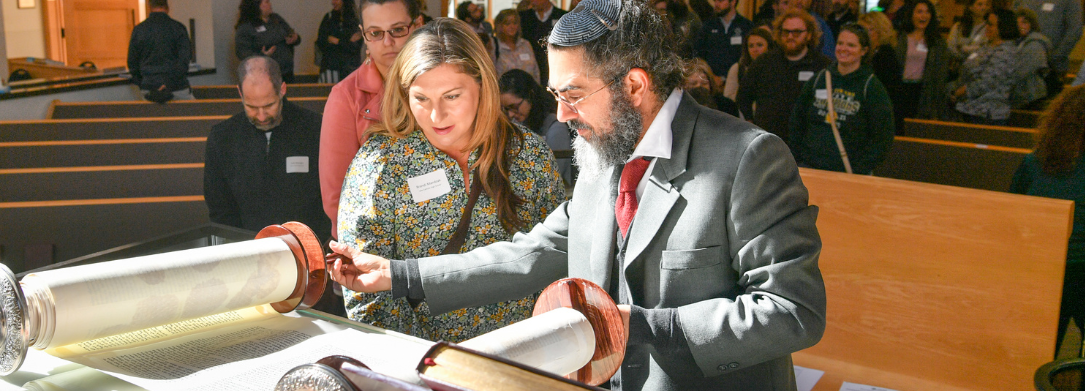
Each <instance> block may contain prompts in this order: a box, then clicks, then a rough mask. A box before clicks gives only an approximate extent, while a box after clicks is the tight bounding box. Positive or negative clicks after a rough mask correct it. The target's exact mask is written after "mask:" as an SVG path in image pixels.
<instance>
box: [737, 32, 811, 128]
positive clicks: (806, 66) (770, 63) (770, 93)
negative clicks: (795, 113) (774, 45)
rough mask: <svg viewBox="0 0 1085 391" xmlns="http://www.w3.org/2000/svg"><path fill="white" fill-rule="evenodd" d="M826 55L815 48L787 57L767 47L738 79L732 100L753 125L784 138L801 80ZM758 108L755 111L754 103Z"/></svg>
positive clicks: (800, 88)
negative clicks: (798, 58)
mask: <svg viewBox="0 0 1085 391" xmlns="http://www.w3.org/2000/svg"><path fill="white" fill-rule="evenodd" d="M829 62H830V61H829V59H828V58H827V57H825V56H824V55H822V54H821V52H818V51H816V50H809V51H807V53H806V56H805V57H803V58H802V59H800V60H799V61H790V60H788V59H787V57H785V56H784V52H783V51H782V50H780V49H774V50H770V51H769V52H767V53H765V54H762V55H761V57H758V58H757V59H756V60H754V62H753V63H752V64H750V67H749V68H747V69H746V74H744V75H742V76H741V78H740V79H739V83H738V86H739V87H738V96H736V97H735V103H738V109H739V111H741V112H742V113H743V114H745V116H746V119H747V120H749V121H750V122H753V124H754V125H757V126H760V127H761V128H762V129H765V130H767V131H769V132H770V133H772V134H775V135H777V136H780V138H782V139H784V140H789V137H788V119H790V118H791V110H792V107H794V103H795V99H797V98H798V97H799V93H800V92H802V86H803V84H806V81H807V80H810V79H811V78H812V77H813V76H814V74H815V73H817V71H820V70H822V69H825V66H827V65H829ZM755 103H756V104H757V110H756V111H754V110H753V107H754V104H755Z"/></svg>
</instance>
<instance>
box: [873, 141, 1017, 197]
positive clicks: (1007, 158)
mask: <svg viewBox="0 0 1085 391" xmlns="http://www.w3.org/2000/svg"><path fill="white" fill-rule="evenodd" d="M1029 152H1031V150H1028V149H1022V148H1010V147H999V146H993V145H977V144H970V143H961V142H953V141H941V140H927V139H921V138H914V137H903V136H897V137H896V138H895V139H894V141H893V148H892V149H891V150H890V151H889V156H887V157H886V159H885V161H884V162H882V164H881V165H880V166H878V168H876V169H874V175H876V176H880V177H886V178H896V179H904V180H909V181H916V182H926V183H935V184H940V185H950V186H960V187H969V188H973V189H982V190H994V191H1007V190H1009V188H1010V182H1012V180H1013V174H1014V172H1016V170H1017V167H1018V166H1020V165H1021V160H1022V159H1024V157H1025V155H1026V154H1028V153H1029Z"/></svg>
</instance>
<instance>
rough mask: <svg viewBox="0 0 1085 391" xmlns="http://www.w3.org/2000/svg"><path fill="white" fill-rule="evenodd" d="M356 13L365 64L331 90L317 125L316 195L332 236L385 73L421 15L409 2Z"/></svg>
mask: <svg viewBox="0 0 1085 391" xmlns="http://www.w3.org/2000/svg"><path fill="white" fill-rule="evenodd" d="M360 9H361V13H362V19H361V22H362V25H361V26H360V27H361V29H362V38H363V39H364V40H365V48H366V49H365V50H366V53H367V56H366V60H365V62H364V63H362V66H361V68H358V70H356V71H354V72H353V73H351V74H350V75H349V76H347V77H346V78H344V79H343V80H342V81H340V82H339V84H336V85H335V87H333V88H332V92H331V94H330V95H328V103H327V104H326V105H325V106H324V122H323V124H321V127H320V162H319V167H320V193H321V197H322V198H323V199H324V213H325V214H327V215H328V217H329V218H330V219H331V221H332V237H337V236H335V235H336V231H337V230H338V228H337V223H336V216H337V214H338V213H339V193H340V191H341V189H342V187H343V178H344V177H346V174H347V167H349V166H350V162H351V160H353V159H354V155H356V154H357V153H358V148H359V147H361V145H362V144H363V143H365V137H366V135H365V131H366V129H368V128H369V126H371V125H372V124H374V123H376V122H379V121H380V118H381V96H382V95H383V94H384V78H385V75H387V74H388V68H390V67H391V66H392V62H394V61H395V59H396V55H397V54H399V51H400V49H401V48H403V44H404V43H406V42H407V35H409V34H410V33H411V31H413V29H414V28H415V27H417V26H419V25H420V23H421V18H420V15H421V12H422V11H421V10H419V7H418V2H417V1H414V0H362V1H361V6H360Z"/></svg>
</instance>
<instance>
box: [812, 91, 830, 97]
mask: <svg viewBox="0 0 1085 391" xmlns="http://www.w3.org/2000/svg"><path fill="white" fill-rule="evenodd" d="M814 99H829V91H825V90H814Z"/></svg>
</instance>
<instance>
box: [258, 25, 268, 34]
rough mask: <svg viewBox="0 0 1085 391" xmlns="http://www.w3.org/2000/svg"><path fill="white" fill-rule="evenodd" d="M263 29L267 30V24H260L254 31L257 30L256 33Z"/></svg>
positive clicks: (263, 30)
mask: <svg viewBox="0 0 1085 391" xmlns="http://www.w3.org/2000/svg"><path fill="white" fill-rule="evenodd" d="M265 31H267V26H260V27H257V28H256V32H258V33H262V32H265Z"/></svg>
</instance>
